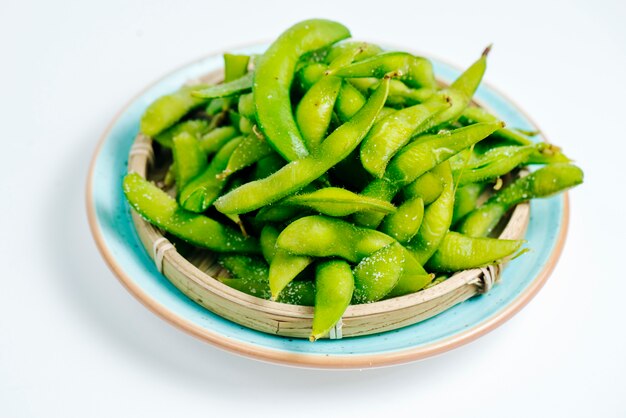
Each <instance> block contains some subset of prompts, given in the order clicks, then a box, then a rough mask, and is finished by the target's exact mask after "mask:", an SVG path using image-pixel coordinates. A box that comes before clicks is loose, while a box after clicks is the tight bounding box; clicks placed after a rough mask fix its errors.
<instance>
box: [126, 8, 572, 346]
mask: <svg viewBox="0 0 626 418" xmlns="http://www.w3.org/2000/svg"><path fill="white" fill-rule="evenodd" d="M349 37H350V32H349V31H348V29H347V28H346V27H345V26H343V25H341V24H340V23H337V22H332V21H328V20H307V21H304V22H300V23H298V24H296V25H294V26H292V27H291V28H289V29H287V30H286V31H285V32H284V33H283V34H282V35H280V36H279V37H278V39H276V41H275V42H274V43H272V44H271V45H270V46H269V48H268V49H267V51H266V52H265V53H264V54H263V55H260V56H252V57H249V56H243V55H230V54H225V55H224V82H223V83H220V84H216V85H196V86H185V87H182V88H181V89H180V90H178V91H175V92H172V93H171V94H168V95H166V96H163V97H161V98H159V99H157V100H156V101H155V102H154V103H152V104H151V105H150V106H149V107H148V108H147V110H146V112H145V114H144V115H143V117H142V119H141V125H140V128H141V132H142V133H143V134H145V135H147V136H149V137H151V138H153V139H154V141H155V142H156V144H157V145H155V146H156V147H158V148H159V150H160V155H171V158H172V160H171V161H172V162H171V166H170V167H169V171H168V172H167V175H166V176H165V179H164V184H165V186H166V188H173V187H175V190H176V197H175V198H173V197H170V194H168V193H166V192H165V191H163V187H162V185H161V187H157V185H155V184H153V183H151V182H149V181H147V180H145V179H143V178H142V177H140V176H139V175H138V174H136V173H130V174H128V175H127V176H126V177H125V179H124V182H123V188H124V192H125V194H126V197H127V199H128V202H129V203H130V204H131V206H132V207H133V208H134V209H135V210H136V211H137V212H138V213H139V214H141V215H142V216H143V217H144V218H145V219H146V220H148V221H149V222H151V223H152V224H154V225H155V226H157V227H159V228H161V229H162V230H164V231H166V232H167V233H169V234H170V235H171V236H173V237H177V238H178V239H180V240H182V241H185V242H187V243H191V244H194V245H195V246H198V247H202V248H206V249H209V250H212V251H214V252H216V253H218V257H219V262H220V263H221V264H222V265H223V266H224V268H225V269H227V270H228V271H229V273H230V278H224V279H221V280H222V281H223V282H224V283H226V284H228V285H230V286H232V287H234V288H236V289H238V290H240V291H243V292H246V293H249V294H252V295H256V296H258V297H262V298H266V299H273V300H276V301H279V302H284V303H293V304H302V305H313V306H314V319H313V325H312V332H311V340H312V341H314V340H315V339H318V338H321V337H324V336H325V335H327V334H328V332H329V330H330V329H331V328H332V327H333V326H334V325H335V324H336V323H337V322H338V321H339V319H340V318H341V316H342V314H343V313H344V311H345V310H346V308H347V307H348V306H349V305H350V304H359V303H369V302H374V301H378V300H381V299H385V298H391V297H396V296H401V295H405V294H408V293H411V292H416V291H419V290H420V289H423V288H424V287H426V286H429V285H431V284H432V282H433V280H434V279H435V274H437V275H441V274H443V275H446V274H450V273H452V272H455V271H459V270H464V269H470V268H475V267H480V266H485V265H488V264H493V263H498V262H501V261H502V260H505V259H508V258H510V257H513V256H515V255H516V254H518V253H519V252H520V251H521V247H522V244H523V241H519V240H503V239H496V238H492V237H490V234H491V233H492V232H493V231H494V229H495V228H496V227H497V225H498V223H499V222H500V221H501V220H502V219H503V217H504V216H505V215H506V213H507V212H508V211H509V210H510V209H511V208H513V207H514V206H515V205H517V204H518V203H520V202H524V201H527V200H529V199H531V198H540V197H545V196H551V195H553V194H555V193H558V192H561V191H563V190H565V189H568V188H570V187H573V186H575V185H578V184H580V183H582V181H583V173H582V171H581V170H580V169H579V168H578V167H576V166H575V165H573V164H571V162H570V160H569V159H568V158H567V157H566V156H565V155H564V154H563V152H562V151H561V150H560V149H559V148H558V147H556V146H554V145H551V144H547V143H540V142H536V141H535V140H534V139H533V136H534V135H535V133H533V132H524V131H521V130H517V129H513V128H509V127H505V125H504V123H503V122H502V121H500V120H499V119H498V118H497V117H496V116H495V115H492V114H489V113H488V112H486V111H485V110H483V109H481V108H479V107H476V106H475V105H473V104H472V102H471V100H472V96H473V95H474V92H475V91H476V89H477V88H478V86H479V84H480V82H481V79H482V77H483V74H484V72H485V68H486V60H487V55H488V52H489V49H487V50H486V51H485V52H484V53H483V54H482V55H481V56H480V57H478V59H477V60H476V62H474V63H473V64H472V65H471V66H470V67H469V68H467V70H465V72H463V73H462V74H461V75H460V76H459V77H458V78H457V79H456V80H455V81H454V82H453V83H452V84H450V85H449V86H440V85H439V83H438V82H437V81H436V79H435V75H434V73H433V66H432V64H431V63H430V61H429V60H428V59H426V58H422V57H418V56H415V55H412V54H410V53H407V52H397V51H383V50H382V49H381V48H380V47H378V46H376V45H374V44H370V43H363V42H353V41H349V40H347V39H348V38H349ZM529 165H539V166H540V167H539V168H538V169H536V170H534V171H532V172H531V173H530V174H528V175H526V176H524V177H518V176H517V177H516V176H513V175H509V174H510V173H512V172H513V173H515V172H516V171H517V170H518V169H519V168H520V167H525V166H529ZM507 178H508V179H511V178H512V179H513V180H510V181H505V182H503V181H502V179H507ZM487 189H493V193H492V194H491V196H490V197H489V198H488V199H487V200H486V201H485V202H484V203H482V204H478V202H479V196H481V194H483V192H485V191H486V190H487ZM444 277H445V276H444Z"/></svg>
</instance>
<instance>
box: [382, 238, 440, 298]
mask: <svg viewBox="0 0 626 418" xmlns="http://www.w3.org/2000/svg"><path fill="white" fill-rule="evenodd" d="M402 248H403V249H404V263H403V264H402V274H401V275H400V279H399V280H398V283H396V285H395V286H394V288H393V289H391V292H389V293H387V295H386V296H385V299H389V298H395V297H397V296H404V295H407V294H409V293H415V292H418V291H420V290H422V289H423V288H424V287H426V285H428V284H429V283H430V282H432V280H433V278H434V277H435V275H434V274H429V273H426V270H424V267H422V265H421V264H420V263H418V261H417V260H416V259H415V257H413V254H411V252H410V251H409V250H407V249H406V248H404V247H402Z"/></svg>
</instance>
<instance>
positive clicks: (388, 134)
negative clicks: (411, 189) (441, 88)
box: [360, 97, 450, 178]
mask: <svg viewBox="0 0 626 418" xmlns="http://www.w3.org/2000/svg"><path fill="white" fill-rule="evenodd" d="M448 107H450V103H449V102H448V101H446V100H443V101H442V100H440V98H439V97H437V98H436V99H434V100H430V101H428V102H426V103H424V104H420V105H415V106H411V107H407V108H405V109H402V110H398V111H397V112H394V113H391V114H390V115H389V116H387V117H385V118H384V119H381V120H380V121H378V122H376V124H374V126H373V127H372V130H371V131H370V132H369V133H368V134H367V136H366V137H365V139H364V140H363V143H362V144H361V153H360V155H361V163H362V164H363V167H365V169H366V170H367V171H368V172H369V173H370V174H372V175H373V176H374V177H378V178H381V177H383V175H384V174H385V168H386V167H387V163H388V162H389V160H390V159H391V158H392V157H393V156H394V155H395V154H396V152H398V150H400V149H401V148H402V147H403V146H405V145H406V144H407V143H408V142H409V141H410V139H411V137H412V136H414V135H417V134H419V133H421V132H423V130H424V129H425V128H426V127H427V125H428V122H429V121H430V120H431V119H432V118H433V117H434V116H435V115H436V114H437V113H439V112H441V111H443V110H444V109H446V108H448Z"/></svg>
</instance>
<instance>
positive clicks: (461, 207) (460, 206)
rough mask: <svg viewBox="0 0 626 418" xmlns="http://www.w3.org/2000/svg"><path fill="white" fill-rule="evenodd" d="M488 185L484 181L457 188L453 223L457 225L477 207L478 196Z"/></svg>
mask: <svg viewBox="0 0 626 418" xmlns="http://www.w3.org/2000/svg"><path fill="white" fill-rule="evenodd" d="M486 187H487V185H486V184H484V183H471V184H466V185H465V186H462V187H459V188H457V189H456V192H455V194H454V211H453V214H452V225H456V223H457V222H459V221H460V220H461V219H463V218H464V217H465V216H466V215H467V214H468V213H470V212H471V211H473V210H474V209H476V206H477V202H478V198H479V197H480V195H481V194H482V193H483V191H484V190H485V188H486Z"/></svg>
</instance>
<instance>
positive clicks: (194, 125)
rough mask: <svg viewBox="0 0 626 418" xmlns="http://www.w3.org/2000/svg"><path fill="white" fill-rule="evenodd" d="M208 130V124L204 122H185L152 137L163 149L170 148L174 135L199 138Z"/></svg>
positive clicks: (200, 120)
mask: <svg viewBox="0 0 626 418" xmlns="http://www.w3.org/2000/svg"><path fill="white" fill-rule="evenodd" d="M208 130H209V122H207V121H206V120H202V119H198V120H187V121H185V122H180V123H177V124H176V125H174V126H172V127H171V128H168V129H166V130H165V131H163V132H161V133H160V134H158V135H156V136H155V137H154V140H155V141H156V142H158V143H159V144H161V145H162V146H164V147H165V148H172V146H173V144H172V140H173V139H174V137H175V136H176V135H179V134H181V133H183V132H184V133H188V134H190V135H191V136H193V137H196V138H200V136H201V135H202V134H204V133H205V132H207V131H208Z"/></svg>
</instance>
